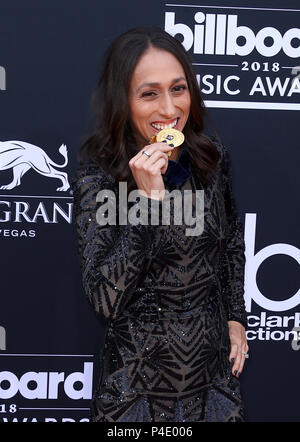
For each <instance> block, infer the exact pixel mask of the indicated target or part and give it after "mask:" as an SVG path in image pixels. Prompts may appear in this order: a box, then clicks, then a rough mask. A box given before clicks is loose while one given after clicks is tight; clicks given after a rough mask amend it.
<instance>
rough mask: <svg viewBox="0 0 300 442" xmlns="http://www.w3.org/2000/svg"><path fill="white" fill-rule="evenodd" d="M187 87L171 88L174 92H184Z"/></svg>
mask: <svg viewBox="0 0 300 442" xmlns="http://www.w3.org/2000/svg"><path fill="white" fill-rule="evenodd" d="M186 88H187V87H186V86H185V85H183V84H182V85H180V86H174V87H173V90H174V91H175V92H182V91H184V90H185V89H186Z"/></svg>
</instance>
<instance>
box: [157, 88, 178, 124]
mask: <svg viewBox="0 0 300 442" xmlns="http://www.w3.org/2000/svg"><path fill="white" fill-rule="evenodd" d="M159 111H160V114H161V115H162V116H164V117H165V118H172V117H173V116H174V115H175V104H174V101H173V97H171V96H170V95H169V94H168V93H167V94H164V95H162V97H161V99H160V103H159Z"/></svg>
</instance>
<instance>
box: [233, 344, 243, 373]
mask: <svg viewBox="0 0 300 442" xmlns="http://www.w3.org/2000/svg"><path fill="white" fill-rule="evenodd" d="M235 345H236V346H237V353H236V357H235V360H234V364H233V366H232V374H233V375H234V376H236V377H237V374H238V373H239V369H240V365H241V360H242V354H241V347H239V346H238V345H237V344H235Z"/></svg>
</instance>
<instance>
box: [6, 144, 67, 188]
mask: <svg viewBox="0 0 300 442" xmlns="http://www.w3.org/2000/svg"><path fill="white" fill-rule="evenodd" d="M59 152H60V153H61V155H62V156H63V157H64V159H65V161H64V163H63V164H56V163H55V162H54V161H52V160H51V158H49V157H48V155H47V154H46V152H45V151H43V149H41V148H40V147H38V146H34V145H33V144H30V143H25V142H24V141H3V142H0V171H1V170H6V169H12V171H13V179H12V181H11V182H10V183H9V184H5V185H2V186H0V189H5V190H11V189H14V188H15V187H17V186H19V185H20V184H21V178H22V176H23V175H24V174H25V173H26V172H27V171H28V170H29V169H33V170H35V171H36V172H38V173H40V174H41V175H44V176H46V177H48V178H58V179H59V180H60V181H61V183H62V186H61V187H58V188H57V189H56V190H58V191H63V192H65V191H66V190H68V189H69V188H70V184H69V181H68V175H67V174H66V173H65V172H62V171H60V170H56V169H62V168H63V167H65V166H66V165H67V164H68V152H67V147H66V145H65V144H62V145H61V146H60V148H59Z"/></svg>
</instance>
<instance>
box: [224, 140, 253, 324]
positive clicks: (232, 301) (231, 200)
mask: <svg viewBox="0 0 300 442" xmlns="http://www.w3.org/2000/svg"><path fill="white" fill-rule="evenodd" d="M221 155H222V156H221V173H222V182H223V196H224V203H225V210H226V215H227V222H228V230H227V234H226V239H225V251H224V254H223V259H222V262H221V285H222V291H223V293H222V296H223V300H224V306H225V310H226V313H227V320H228V321H237V322H240V323H241V324H242V325H243V326H244V327H245V328H247V314H246V309H245V301H244V276H245V263H246V258H245V242H244V229H243V225H242V222H241V219H240V217H239V214H238V212H237V208H236V203H235V197H234V194H233V185H232V167H231V160H230V156H229V152H228V151H227V149H226V148H225V147H224V146H223V145H222V149H221Z"/></svg>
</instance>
